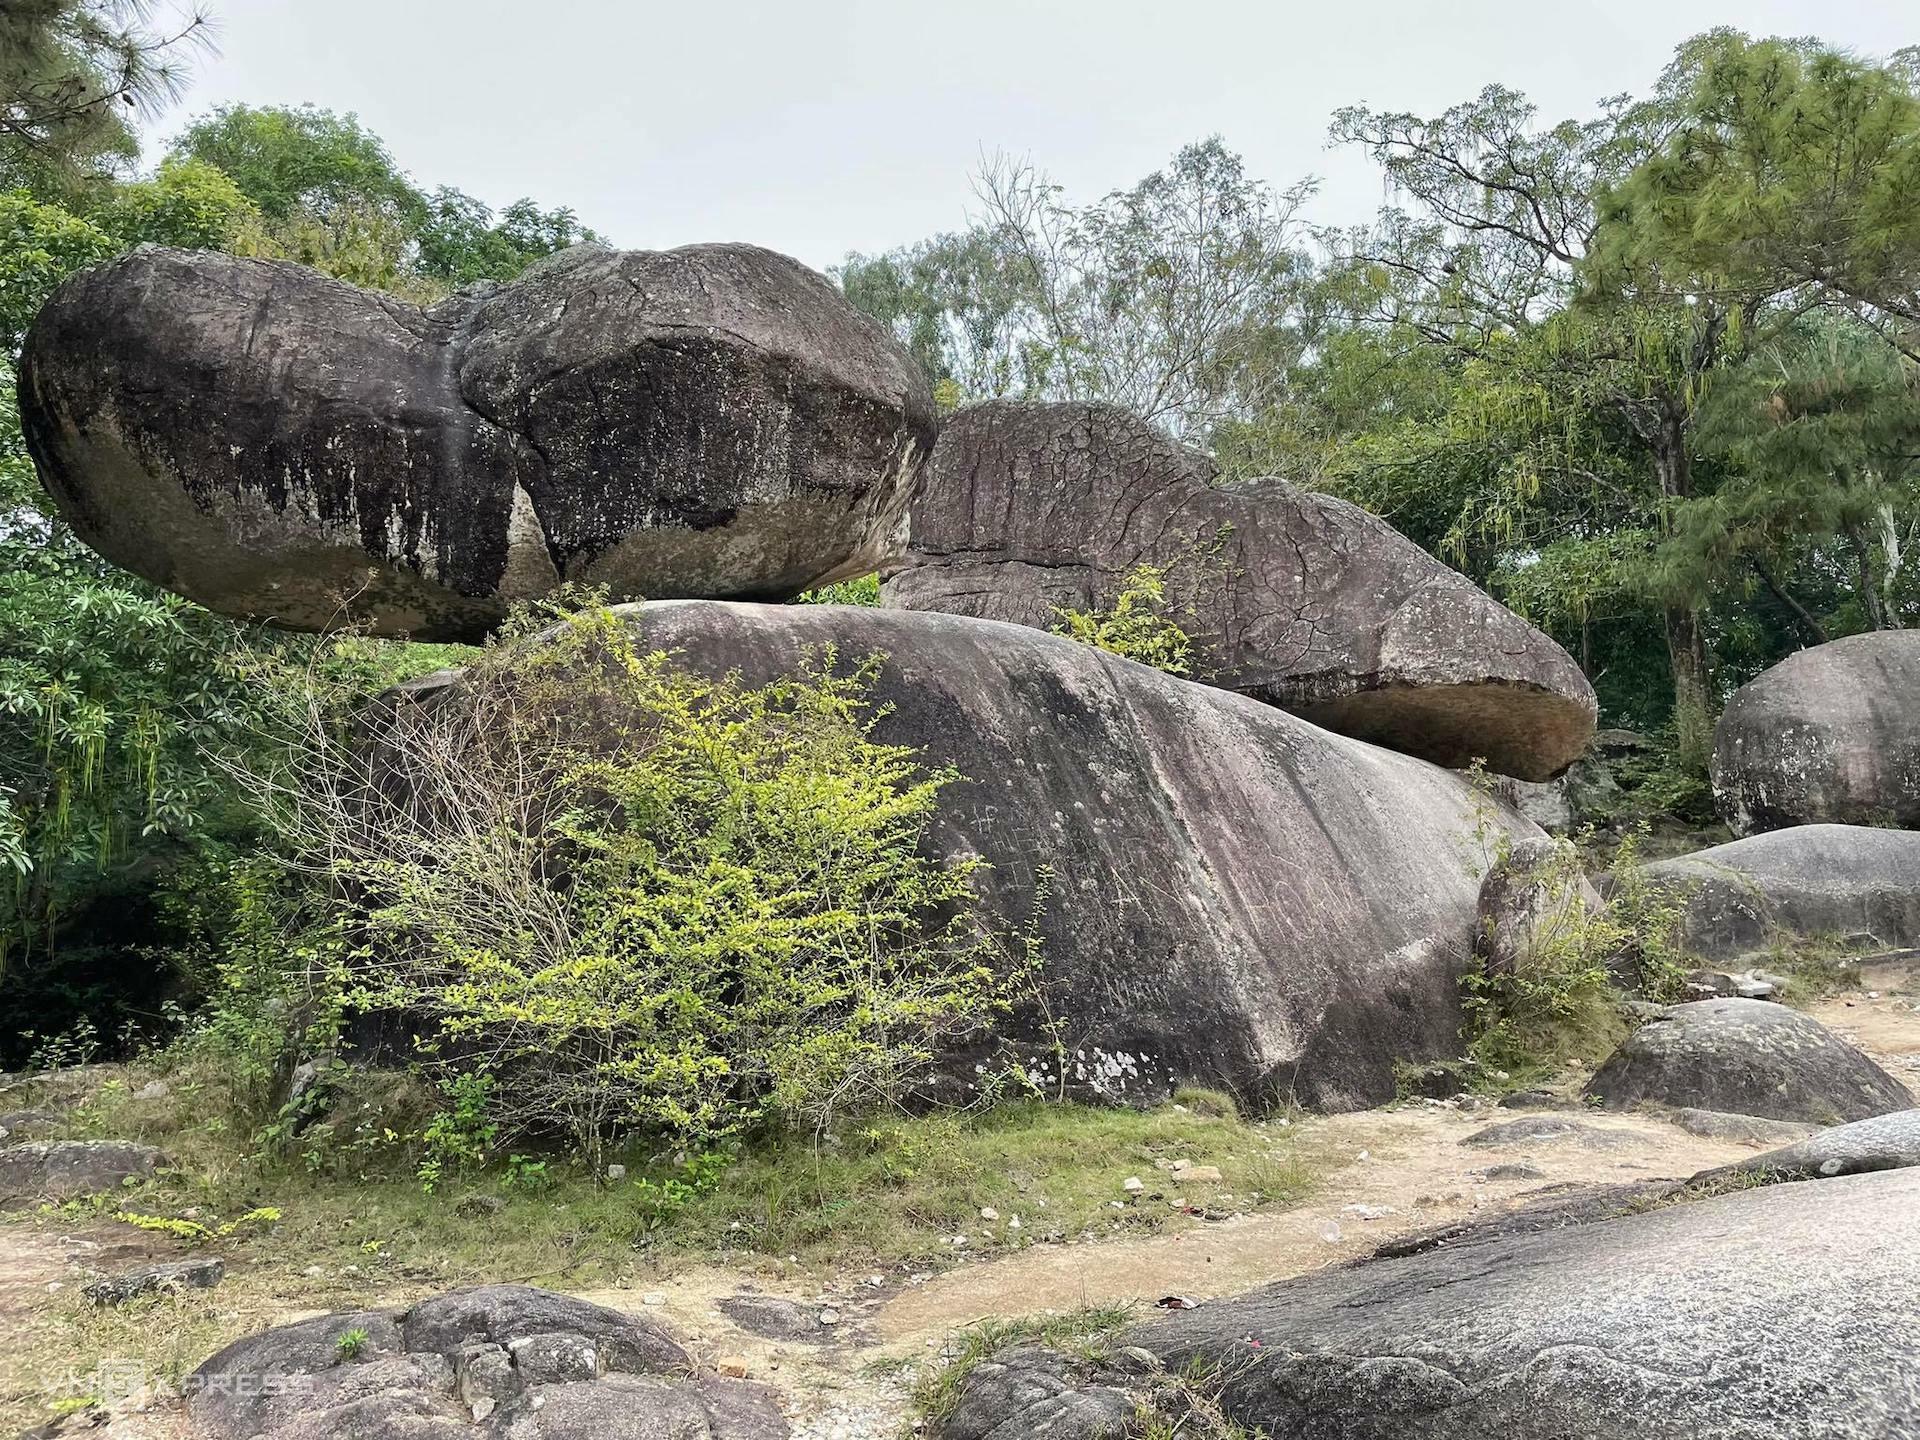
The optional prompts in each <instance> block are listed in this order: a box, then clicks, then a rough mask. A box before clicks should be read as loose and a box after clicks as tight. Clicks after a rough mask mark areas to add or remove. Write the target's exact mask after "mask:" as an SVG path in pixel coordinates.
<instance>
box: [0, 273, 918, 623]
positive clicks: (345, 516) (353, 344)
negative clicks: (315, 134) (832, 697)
mask: <svg viewBox="0 0 1920 1440" xmlns="http://www.w3.org/2000/svg"><path fill="white" fill-rule="evenodd" d="M19 389H20V405H21V422H22V427H23V429H24V431H25V434H26V437H27V445H28V448H29V450H30V451H31V453H32V455H33V459H34V462H35V464H36V465H37V466H38V468H39V471H40V476H41V479H42V481H43V482H44V483H45V485H46V487H47V489H48V492H49V493H50V494H51V495H52V496H53V499H54V501H55V503H56V505H57V506H58V507H59V510H60V513H61V515H62V516H63V517H64V518H65V519H66V520H67V522H68V523H69V524H71V525H72V526H73V529H74V532H75V533H76V534H78V535H79V536H80V537H81V538H82V539H84V540H86V541H87V543H88V544H90V545H92V546H93V547H94V548H95V549H97V550H99V551H100V553H101V554H103V555H105V556H106V557H107V558H108V559H110V560H112V561H114V562H115V563H117V564H119V565H123V566H125V567H126V568H127V569H129V570H132V571H133V572H134V573H135V574H138V575H141V576H143V577H145V578H146V579H148V580H151V581H153V582H154V583H155V584H158V585H163V586H165V587H167V588H168V589H170V590H173V591H175V592H177V593H179V594H182V595H185V596H186V597H187V598H189V599H191V600H196V601H198V602H199V603H201V604H203V605H205V606H207V607H208V608H209V609H213V610H218V611H220V612H222V613H224V614H228V615H236V616H243V617H252V618H258V619H262V620H268V621H271V622H272V623H274V624H276V625H279V626H282V627H284V628H290V629H300V630H319V629H327V628H330V627H334V626H337V625H339V624H340V623H341V622H342V621H344V620H348V619H357V620H359V621H361V622H363V623H364V624H365V625H366V626H368V627H369V628H370V629H372V630H373V631H374V632H375V633H378V634H383V635H399V634H406V635H411V636H412V637H413V638H415V639H437V640H472V639H477V638H479V637H480V636H482V635H484V634H485V633H486V632H488V631H489V630H490V629H491V628H492V627H494V626H495V625H497V624H498V623H499V621H500V620H501V619H502V618H504V616H505V615H506V613H507V610H508V608H509V606H510V605H511V604H512V603H513V602H514V601H516V600H526V599H531V598H534V597H537V596H540V595H543V594H546V593H547V592H549V591H551V590H553V589H554V588H555V587H557V586H558V585H560V584H561V583H562V582H566V581H571V582H576V583H579V584H582V585H590V586H604V587H606V588H607V589H608V590H609V591H610V593H611V594H612V595H613V597H614V598H615V599H635V598H638V597H640V596H643V595H644V596H651V597H662V596H718V597H739V598H747V599H785V598H788V597H790V596H793V595H795V594H798V593H799V592H800V591H802V590H804V589H806V588H807V587H809V586H811V585H816V584H821V583H824V582H826V581H829V580H834V579H839V578H844V577H848V576H854V575H863V574H869V573H871V572H873V571H874V570H876V569H878V568H879V566H880V564H881V563H882V562H883V560H885V559H886V558H887V557H888V556H889V555H890V554H891V552H892V550H893V549H894V548H895V546H896V545H897V536H898V533H899V531H900V529H901V527H902V525H903V523H904V520H903V511H904V509H905V506H906V503H907V500H908V497H909V496H910V495H911V493H912V489H913V485H914V482H915V480H916V478H917V476H918V474H919V471H920V469H921V467H922V466H923V464H924V462H925V460H926V458H927V456H928V454H929V453H930V451H931V449H932V445H933V438H934V430H935V424H936V422H935V415H934V408H933V399H932V394H931V392H930V391H929V389H928V387H927V382H926V379H925V377H924V376H923V375H921V374H920V372H919V370H918V368H917V366H916V365H915V364H914V362H913V360H912V358H911V357H910V356H909V355H908V354H907V352H906V351H905V349H903V348H902V347H901V346H900V345H898V344H897V343H896V342H895V341H894V340H893V338H892V337H891V336H890V335H888V334H887V333H886V331H885V330H884V329H882V328H881V327H880V326H879V325H877V324H876V323H874V322H873V321H871V320H869V319H867V317H865V316H863V315H861V314H860V313H859V312H858V311H856V310H855V309H854V308H853V306H852V305H851V304H849V303H848V302H847V300H846V299H845V297H844V296H842V295H841V294H840V292H839V291H838V289H836V288H835V287H834V286H833V285H832V284H831V283H830V282H829V281H828V280H827V279H826V278H825V277H824V276H821V275H818V274H816V273H814V272H813V271H811V270H809V269H807V268H806V267H805V266H803V265H801V264H799V263H798V262H797V261H794V260H790V259H788V258H787V257H785V256H783V255H776V254H774V253H773V252H772V251H770V250H763V249H760V248H759V247H757V246H752V245H690V246H686V247H683V248H681V249H678V250H670V251H664V252H620V251H614V250H608V249H606V248H604V247H601V246H593V245H583V246H576V247H574V248H573V249H571V250H567V251H563V252H562V253H560V254H559V255H556V256H553V257H550V258H549V259H547V260H545V261H542V262H541V263H539V264H537V265H535V266H533V267H532V268H531V269H529V270H528V271H527V272H526V274H524V275H522V276H521V277H520V278H518V279H516V280H514V281H511V282H509V283H507V284H504V285H497V286H492V287H482V288H478V289H472V290H466V291H462V292H461V293H460V294H458V295H456V296H454V297H453V298H451V299H449V300H446V301H443V302H442V303H440V304H438V305H435V306H433V307H431V308H430V309H426V310H421V309H419V308H417V307H415V306H412V305H409V304H406V303H404V302H402V301H399V300H396V299H394V298H393V297H392V296H389V295H383V294H377V293H375V292H372V291H367V290H359V289H355V288H354V287H353V286H350V285H346V284H343V283H341V282H340V281H337V280H331V279H328V278H326V277H325V276H322V275H319V274H317V273H316V272H314V271H312V270H309V269H306V268H304V267H302V266H299V265H293V264H286V263H282V262H278V261H271V260H245V259H239V258H236V257H234V256H230V255H223V254H218V253H215V252H206V251H192V252H189V251H180V250H165V249H159V248H156V247H153V246H142V247H140V248H139V249H136V250H134V251H132V252H131V253H129V254H127V255H125V256H122V257H121V258H119V259H116V260H112V261H108V262H107V263H105V264H103V265H98V266H94V267H92V268H91V269H88V270H85V271H82V272H81V273H80V274H78V275H76V276H75V277H73V278H72V279H71V280H69V281H67V282H66V283H65V284H64V285H62V286H61V287H60V288H59V290H57V291H56V292H55V293H54V295H53V297H52V298H51V299H50V300H49V301H48V302H47V305H46V307H45V309H44V310H43V311H42V312H41V314H40V317H39V319H38V320H37V321H36V322H35V324H34V326H33V329H32V332H31V334H30V335H29V337H28V340H27V344H26V351H25V357H24V360H23V362H22V366H21V373H20V387H19Z"/></svg>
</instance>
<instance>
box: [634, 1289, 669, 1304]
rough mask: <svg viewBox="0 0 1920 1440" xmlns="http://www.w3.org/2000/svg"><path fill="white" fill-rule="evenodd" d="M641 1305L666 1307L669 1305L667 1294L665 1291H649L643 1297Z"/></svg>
mask: <svg viewBox="0 0 1920 1440" xmlns="http://www.w3.org/2000/svg"><path fill="white" fill-rule="evenodd" d="M640 1303H641V1304H642V1305H664V1304H666V1303H667V1292H666V1291H664V1290H648V1291H646V1292H645V1293H644V1294H642V1295H641V1297H640Z"/></svg>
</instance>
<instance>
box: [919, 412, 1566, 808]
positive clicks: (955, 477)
mask: <svg viewBox="0 0 1920 1440" xmlns="http://www.w3.org/2000/svg"><path fill="white" fill-rule="evenodd" d="M1217 479H1218V470H1217V467H1216V466H1215V465H1214V463H1213V461H1212V460H1211V459H1209V458H1208V457H1207V456H1205V455H1203V454H1201V453H1200V452H1198V451H1196V450H1191V449H1188V448H1186V447H1184V446H1181V445H1177V444H1175V443H1174V442H1172V441H1171V440H1168V439H1167V438H1166V437H1164V436H1163V435H1161V434H1160V433H1159V432H1158V431H1156V430H1154V429H1153V427H1152V426H1150V425H1148V424H1147V423H1146V422H1145V421H1143V420H1141V419H1139V418H1138V417H1137V416H1134V415H1131V414H1129V413H1128V412H1126V411H1124V410H1119V409H1116V408H1114V407H1112V406H1106V405H1085V404H1033V403H1027V402H1020V401H992V402H989V403H987V404H984V405H978V406H974V407H972V408H971V409H967V410H963V411H961V412H960V413H959V414H958V415H956V416H954V417H953V418H952V419H950V420H949V421H948V422H947V424H946V426H945V428H944V429H943V430H942V432H941V436H940V441H939V444H938V445H937V446H936V447H935V450H934V459H933V464H932V466H931V467H930V468H929V470H928V473H927V476H926V479H925V481H924V482H923V484H922V487H921V490H920V493H919V494H918V495H917V496H916V497H915V500H914V503H913V509H912V516H911V522H910V528H909V538H908V549H907V556H906V559H905V562H904V564H903V565H902V566H901V567H900V568H899V569H898V571H897V572H896V573H894V574H892V575H891V576H890V577H889V578H888V580H887V582H886V585H885V588H884V594H885V599H886V603H887V604H889V605H895V606H899V607H902V608H904V609H910V610H943V611H947V612H949V613H952V614H957V615H975V616H979V617H981V618H983V619H989V620H1008V621H1012V622H1014V623H1015V624H1020V625H1030V626H1034V627H1037V628H1039V629H1043V630H1045V629H1050V628H1052V627H1053V626H1054V625H1056V624H1058V623H1059V619H1060V616H1059V612H1060V611H1061V610H1063V609H1066V610H1079V611H1100V610H1107V609H1110V608H1111V607H1112V606H1113V605H1114V603H1115V601H1116V600H1117V599H1118V597H1119V596H1120V595H1121V593H1122V592H1123V591H1124V590H1125V589H1126V587H1127V584H1128V578H1129V576H1130V575H1132V574H1133V573H1134V572H1135V571H1136V569H1137V568H1138V567H1140V566H1143V565H1150V566H1153V567H1156V568H1157V569H1159V570H1161V571H1162V572H1164V582H1165V587H1166V603H1167V614H1168V617H1169V618H1170V619H1172V620H1173V621H1174V622H1175V623H1176V624H1178V625H1179V626H1180V627H1181V628H1182V629H1184V630H1186V631H1187V633H1188V635H1189V636H1190V638H1191V640H1192V641H1193V656H1194V658H1193V662H1192V678H1194V679H1196V680H1202V681H1205V682H1206V683H1208V684H1212V685H1217V686H1220V687H1222V688H1224V689H1228V690H1237V691H1240V692H1242V693H1243V694H1247V695H1251V696H1253V697H1255V698H1256V699H1260V700H1264V701H1267V702H1268V703H1269V704H1273V705H1277V706H1279V707H1280V708H1281V709H1284V710H1290V711H1292V712H1293V713H1294V714H1296V715H1300V716H1302V717H1304V718H1305V719H1308V720H1311V721H1313V722H1314V723H1315V724H1316V725H1321V726H1324V727H1326V728H1327V729H1330V730H1337V731H1339V732H1341V733H1342V734H1347V735H1353V736H1357V737H1359V738H1360V739H1363V740H1371V741H1373V742H1375V743H1377V744H1380V745H1385V746H1388V747H1389V748H1391V749H1395V750H1401V751H1404V752H1406V753H1407V754H1410V755H1418V756H1420V757H1422V758H1423V759H1427V760H1432V761H1434V762H1435V763H1436V764H1440V765H1446V766H1456V767H1457V766H1465V765H1467V764H1469V763H1471V762H1472V761H1473V760H1474V759H1475V758H1480V759H1484V760H1485V761H1486V763H1487V765H1488V766H1490V767H1491V768H1492V769H1494V770H1496V771H1499V772H1501V773H1503V774H1509V775H1517V776H1520V777H1522V778H1524V779H1528V780H1544V779H1547V778H1548V777H1549V776H1551V775H1554V774H1555V773H1557V772H1559V771H1561V770H1564V769H1565V768H1566V767H1567V766H1568V765H1569V764H1570V763H1572V762H1573V761H1574V760H1575V759H1577V758H1578V757H1579V756H1580V755H1581V754H1582V753H1583V752H1584V751H1585V749H1586V747H1587V742H1588V741H1589V739H1591V738H1592V735H1593V728H1594V715H1595V704H1594V696H1593V688H1592V687H1591V686H1590V685H1589V684H1588V683H1587V680H1586V677H1585V676H1584V675H1582V674H1581V673H1580V668H1579V666H1577V665H1575V664H1574V662H1573V660H1572V659H1571V657H1569V656H1568V655H1567V653H1566V652H1565V651H1564V650H1562V649H1561V648H1560V647H1559V646H1558V645H1556V644H1554V642H1553V641H1552V640H1550V639H1548V638H1547V637H1546V636H1545V635H1543V634H1541V633H1540V632H1539V631H1538V630H1536V629H1534V628H1533V626H1531V625H1529V624H1527V623H1526V622H1525V621H1524V620H1522V619H1520V618H1519V617H1518V616H1517V615H1515V614H1514V613H1513V612H1512V611H1510V610H1508V609H1506V608H1505V607H1504V606H1502V605H1500V604H1498V603H1497V602H1495V601H1494V600H1493V599H1492V598H1490V597H1489V596H1487V595H1486V594H1485V593H1484V592H1482V591H1481V590H1479V589H1478V588H1476V587H1475V586H1474V585H1473V584H1472V583H1471V582H1469V581H1468V580H1466V579H1465V578H1464V577H1463V576H1461V575H1460V574H1458V573H1457V572H1455V571H1453V570H1450V569H1448V568H1447V567H1446V566H1444V565H1442V564H1440V562H1439V561H1437V560H1435V559H1434V558H1433V557H1432V556H1430V555H1428V554H1427V553H1426V552H1425V551H1423V550H1421V549H1420V548H1419V547H1418V546H1417V545H1414V544H1413V543H1412V542H1411V541H1409V540H1407V539H1406V538H1404V537H1403V536H1401V535H1399V534H1398V533H1396V532H1395V531H1394V530H1393V529H1392V527H1390V526H1389V525H1388V524H1387V523H1386V522H1385V521H1383V520H1381V519H1379V518H1378V517H1377V516H1374V515H1370V514H1368V513H1367V512H1366V511H1364V510H1362V509H1360V508H1359V507H1358V506H1356V505H1352V504H1349V503H1348V502H1346V501H1344V500H1339V499H1335V498H1334V497H1332V496H1329V495H1320V494H1315V493H1312V492H1310V491H1305V490H1299V489H1296V488H1294V487H1293V486H1290V485H1285V484H1281V483H1279V482H1277V481H1269V482H1264V483H1263V484H1262V485H1260V486H1258V487H1255V488H1251V489H1240V490H1223V489H1220V488H1217V486H1216V484H1215V482H1216V480H1217Z"/></svg>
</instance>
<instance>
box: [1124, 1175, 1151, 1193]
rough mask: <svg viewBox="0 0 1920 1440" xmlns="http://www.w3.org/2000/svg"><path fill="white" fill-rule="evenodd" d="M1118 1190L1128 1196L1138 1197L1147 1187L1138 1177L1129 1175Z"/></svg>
mask: <svg viewBox="0 0 1920 1440" xmlns="http://www.w3.org/2000/svg"><path fill="white" fill-rule="evenodd" d="M1120 1188H1121V1189H1122V1190H1124V1191H1126V1192H1127V1193H1128V1194H1129V1195H1138V1194H1139V1193H1140V1192H1141V1191H1142V1190H1144V1189H1146V1188H1147V1187H1146V1182H1144V1181H1143V1180H1141V1178H1140V1177H1139V1176H1138V1175H1129V1176H1128V1177H1127V1178H1126V1179H1125V1180H1124V1181H1123V1182H1122V1183H1121V1186H1120Z"/></svg>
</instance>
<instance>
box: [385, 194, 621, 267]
mask: <svg viewBox="0 0 1920 1440" xmlns="http://www.w3.org/2000/svg"><path fill="white" fill-rule="evenodd" d="M599 238H600V237H599V236H597V235H595V234H594V232H593V231H591V230H589V229H588V228H587V227H586V226H584V225H582V224H581V223H580V222H579V219H578V218H577V217H576V216H575V215H574V213H573V211H571V210H566V209H559V210H546V211H543V210H541V209H540V208H539V207H538V206H537V205H535V204H534V203H533V201H531V200H516V201H515V202H514V203H513V204H511V205H509V206H508V207H507V208H506V209H505V210H504V211H503V212H502V213H501V214H500V215H499V216H498V217H497V218H496V217H495V216H494V214H493V212H492V211H491V210H489V209H488V208H487V207H486V206H485V205H483V204H481V203H480V202H479V201H478V200H476V199H474V198H473V197H472V196H471V195H467V194H463V193H462V192H460V191H458V190H454V189H450V188H448V187H446V186H442V187H441V188H440V189H438V190H436V191H434V192H433V194H432V195H430V196H429V197H427V216H426V220H425V222H424V223H423V224H422V225H421V227H420V232H419V235H418V237H417V242H416V243H417V244H418V246H419V264H420V269H421V270H422V271H423V272H424V273H426V274H427V275H430V276H432V277H434V278H435V279H437V280H439V281H441V282H443V283H444V284H446V285H448V286H451V287H455V288H458V287H459V286H462V285H468V284H471V283H472V282H474V281H476V280H511V279H513V278H514V277H515V276H516V275H518V274H519V273H520V272H521V271H523V270H525V269H526V268H527V266H529V265H531V264H532V263H533V262H534V261H535V260H538V259H539V258H540V257H541V256H543V255H551V254H553V253H554V252H555V251H556V250H564V249H566V248H567V247H568V246H569V245H578V244H582V243H584V242H587V241H593V240H598V239H599Z"/></svg>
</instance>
